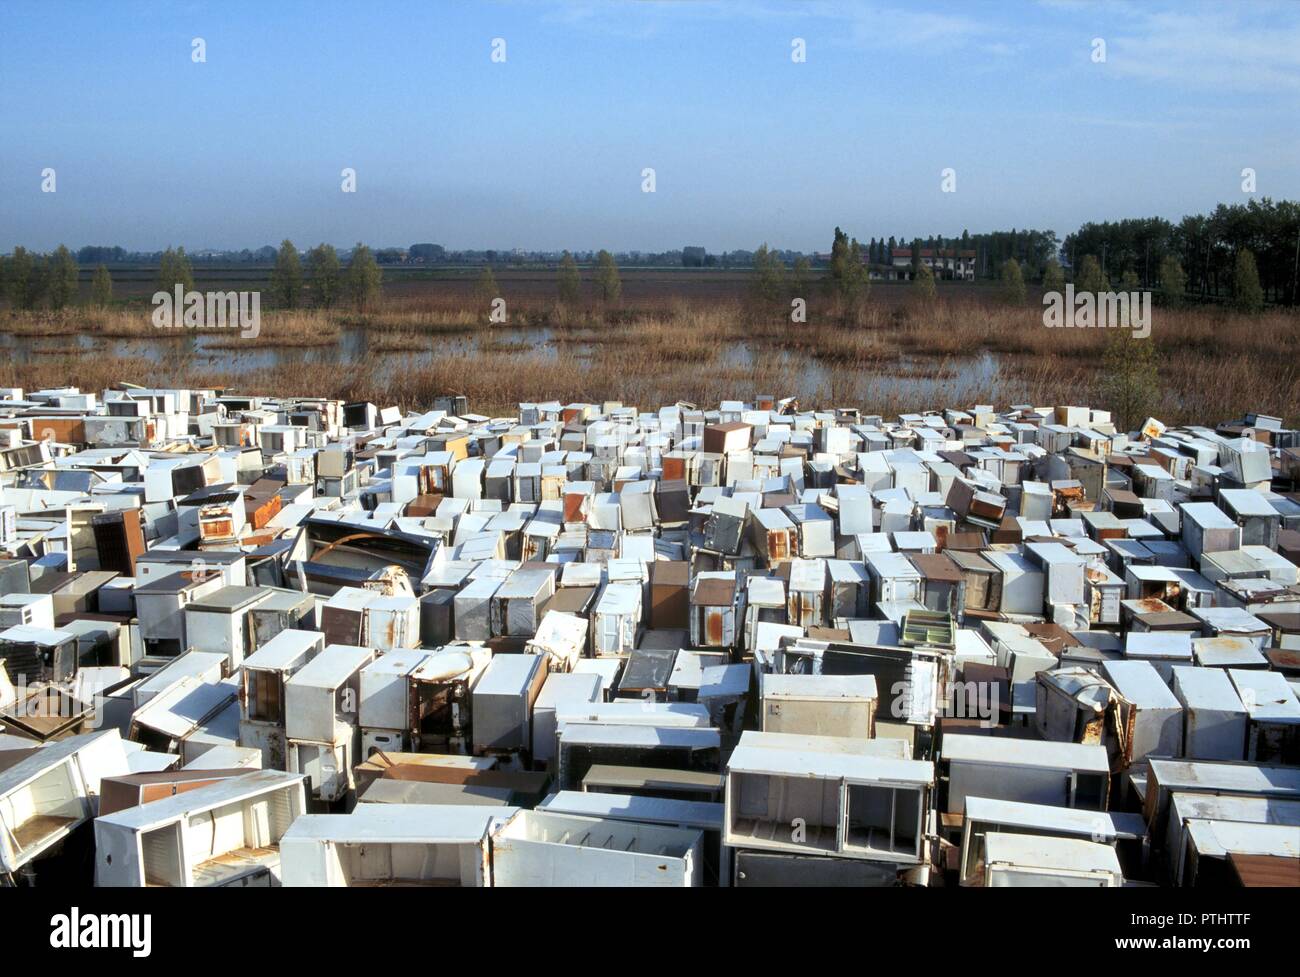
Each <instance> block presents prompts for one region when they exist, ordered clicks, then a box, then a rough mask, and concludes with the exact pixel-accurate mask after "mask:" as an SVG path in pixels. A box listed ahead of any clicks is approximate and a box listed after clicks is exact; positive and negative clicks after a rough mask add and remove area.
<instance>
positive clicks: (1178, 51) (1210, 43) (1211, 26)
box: [1103, 3, 1300, 96]
mask: <svg viewBox="0 0 1300 977" xmlns="http://www.w3.org/2000/svg"><path fill="white" fill-rule="evenodd" d="M1131 13H1132V17H1131V18H1129V19H1128V21H1127V22H1126V23H1121V24H1118V25H1116V28H1115V29H1114V34H1113V37H1111V38H1110V39H1109V40H1108V48H1109V50H1108V57H1107V64H1108V65H1109V66H1110V67H1111V68H1112V70H1114V71H1115V72H1116V73H1117V74H1120V75H1124V76H1126V77H1131V78H1135V79H1146V80H1148V81H1153V82H1172V83H1177V84H1178V85H1182V86H1188V87H1191V88H1195V89H1197V90H1204V89H1217V90H1220V91H1224V92H1231V93H1234V94H1235V93H1242V92H1246V93H1250V92H1256V93H1260V94H1266V95H1273V96H1275V95H1278V94H1281V93H1292V94H1294V93H1297V92H1300V4H1290V3H1288V4H1251V5H1240V6H1239V5H1218V4H1214V5H1209V4H1178V5H1175V6H1173V7H1169V8H1164V9H1160V10H1149V9H1147V8H1136V9H1134V10H1131ZM1103 36H1104V35H1103Z"/></svg>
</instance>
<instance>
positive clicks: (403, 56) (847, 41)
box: [0, 0, 1300, 253]
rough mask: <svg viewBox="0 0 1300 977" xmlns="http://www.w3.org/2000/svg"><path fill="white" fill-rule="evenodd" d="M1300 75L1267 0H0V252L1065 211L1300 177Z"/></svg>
mask: <svg viewBox="0 0 1300 977" xmlns="http://www.w3.org/2000/svg"><path fill="white" fill-rule="evenodd" d="M194 38H202V39H203V42H204V45H205V55H206V61H205V62H202V63H195V62H194V61H193V60H192V50H193V48H192V40H193V39H194ZM498 38H499V39H502V40H503V41H504V42H505V61H504V63H501V62H497V61H494V60H493V59H492V55H493V50H494V48H493V44H494V39H498ZM796 38H799V39H803V41H804V42H805V44H806V61H805V62H803V63H797V62H795V61H793V60H792V58H791V53H792V50H793V48H792V42H793V41H794V39H796ZM1096 38H1100V39H1102V40H1103V41H1104V42H1105V54H1106V60H1105V61H1104V62H1101V63H1098V62H1094V60H1093V57H1094V51H1095V50H1096V46H1095V44H1094V39H1096ZM1297 103H1300V5H1297V4H1286V3H1274V2H1260V3H1252V4H1247V5H1243V6H1234V7H1228V8H1220V7H1219V6H1216V5H1212V4H1192V3H1169V2H1160V3H1149V4H1143V5H1141V6H1130V5H1126V4H1119V3H1101V4H1096V5H1083V4H1078V3H1074V2H1068V0H1051V2H1046V0H1045V2H1036V3H1029V2H1026V3H1021V4H1013V5H1006V6H997V7H993V6H984V5H972V4H936V5H932V6H928V7H927V8H926V9H924V10H920V11H912V10H909V9H907V8H906V7H905V6H904V5H903V4H902V3H901V2H900V3H897V4H885V3H834V2H823V0H811V2H807V3H799V4H794V3H791V4H778V3H772V2H760V0H754V2H748V0H741V2H737V3H717V2H698V3H687V2H642V3H631V2H610V3H597V2H552V3H535V4H524V3H517V2H495V3H476V4H473V5H461V4H451V3H434V4H418V5H417V4H409V5H407V4H396V3H395V4H387V5H384V6H383V7H382V8H375V9H357V8H355V7H353V6H350V5H347V6H345V5H332V4H320V5H315V4H311V5H308V4H297V3H283V4H277V5H275V6H274V7H269V8H268V7H266V6H259V5H254V4H249V3H231V4H209V3H188V4H180V5H176V6H173V7H167V8H163V9H159V8H156V7H154V6H153V5H150V4H145V3H124V4H120V5H114V6H111V7H98V6H92V5H81V4H66V3H65V4H51V3H27V2H18V3H9V4H6V5H5V6H4V7H3V8H0V112H2V113H3V117H4V118H5V120H6V138H5V139H4V140H2V141H0V201H2V204H0V252H4V251H9V250H10V249H12V247H13V246H14V245H17V244H21V245H24V246H26V247H28V248H34V249H37V250H49V249H51V248H53V247H55V246H56V245H58V244H60V243H65V244H67V245H68V246H70V247H73V248H78V247H81V246H83V245H120V246H122V247H124V248H127V249H128V250H140V251H153V250H158V249H160V248H162V247H165V246H167V245H169V244H172V245H183V246H184V247H186V248H187V249H188V250H191V251H198V250H204V249H216V250H239V249H242V248H249V249H255V248H258V247H261V246H263V245H267V244H271V245H275V244H278V242H279V241H280V240H281V239H283V238H286V237H287V238H289V239H291V240H293V241H294V242H295V243H296V244H297V245H299V247H302V248H306V247H309V246H311V245H313V244H315V243H317V242H319V241H327V242H330V243H333V244H335V245H337V246H339V247H351V246H352V245H353V244H354V243H355V242H357V241H363V242H365V243H367V244H370V245H371V246H373V247H389V246H392V247H405V246H408V245H410V244H412V243H417V242H432V243H437V244H441V245H444V246H445V247H447V248H448V249H451V250H461V249H464V250H482V249H487V248H495V249H498V250H509V249H512V248H520V249H523V250H529V251H533V250H535V251H558V250H561V249H565V248H567V249H569V250H581V251H586V250H594V249H598V248H608V249H609V250H611V251H643V252H658V251H665V250H671V249H676V248H680V247H682V246H683V245H699V246H703V247H706V248H707V249H708V250H709V251H710V252H713V253H718V252H722V251H730V250H736V249H745V250H750V249H753V248H755V247H757V246H758V245H759V244H760V243H762V242H765V241H766V242H768V243H769V244H771V245H772V246H774V247H779V248H783V249H791V250H801V251H805V252H813V251H825V250H828V249H829V246H830V236H831V230H832V228H834V227H835V226H836V225H838V226H841V227H843V228H844V229H845V230H846V231H848V232H849V233H850V234H853V235H855V236H857V237H858V238H859V239H861V240H863V241H864V242H865V241H866V240H867V239H869V238H870V237H873V236H874V237H884V238H888V237H889V236H890V235H896V236H901V237H904V238H906V239H907V240H910V239H911V238H913V237H917V236H919V237H922V238H925V237H929V236H933V235H937V234H943V235H945V236H949V237H957V236H960V234H961V232H962V231H963V229H965V230H969V231H970V232H971V233H979V232H984V231H990V230H995V229H1002V230H1005V229H1009V228H1012V227H1017V228H1037V229H1051V230H1054V231H1055V232H1056V233H1057V234H1058V235H1059V236H1060V237H1064V236H1065V235H1066V234H1068V233H1069V232H1071V231H1073V230H1075V229H1076V228H1077V227H1078V226H1079V225H1080V224H1081V223H1083V222H1084V221H1088V220H1104V219H1117V218H1122V217H1139V216H1162V217H1167V218H1169V219H1171V220H1177V219H1178V218H1180V217H1181V216H1183V215H1184V214H1187V213H1196V212H1204V211H1209V210H1211V209H1213V207H1214V206H1215V205H1216V204H1218V203H1220V202H1228V203H1231V202H1245V201H1246V200H1249V199H1251V198H1252V197H1251V195H1249V194H1246V193H1243V192H1242V188H1241V181H1242V177H1241V171H1242V170H1243V169H1244V168H1247V167H1249V168H1251V169H1253V170H1254V171H1255V172H1256V179H1257V192H1256V193H1255V194H1254V197H1255V198H1256V199H1258V198H1259V197H1264V196H1269V197H1273V198H1275V199H1277V198H1287V197H1296V196H1300V148H1297V145H1296V143H1295V139H1294V125H1293V124H1291V125H1288V124H1286V123H1285V119H1287V118H1292V119H1294V118H1295V117H1296V116H1297V111H1296V110H1297V109H1300V104H1297ZM345 167H351V168H353V169H354V170H355V172H356V192H355V193H343V192H342V191H341V189H340V185H341V182H342V170H343V169H344V168H345ZM647 167H650V168H653V169H654V171H655V183H656V188H655V192H654V193H645V192H643V190H642V187H643V170H644V169H645V168H647ZM46 168H53V170H54V171H55V174H56V180H57V190H56V192H54V193H43V192H42V172H43V171H44V170H45V169H46ZM946 168H952V169H953V170H955V174H956V192H954V193H945V192H943V191H942V188H941V179H942V177H941V173H942V171H943V170H945V169H946Z"/></svg>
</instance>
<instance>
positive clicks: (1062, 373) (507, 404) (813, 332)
mask: <svg viewBox="0 0 1300 977" xmlns="http://www.w3.org/2000/svg"><path fill="white" fill-rule="evenodd" d="M471 305H472V303H467V301H466V300H465V299H464V298H463V297H454V296H453V297H444V298H442V299H440V300H439V301H436V302H430V301H428V300H425V301H423V302H416V301H414V300H413V299H411V298H410V297H399V298H385V300H384V301H383V302H382V303H380V305H379V306H378V307H377V308H376V309H375V310H373V311H371V312H369V313H366V314H364V315H362V314H357V313H355V312H352V311H350V310H346V309H336V310H330V311H325V310H303V311H293V312H278V311H271V312H267V313H264V315H263V323H262V331H261V335H260V336H259V337H258V338H257V339H256V340H244V339H241V338H239V337H238V336H237V334H235V333H234V332H231V333H229V334H228V335H223V336H222V337H221V338H220V339H219V340H209V341H208V343H207V346H208V348H210V349H212V348H216V349H222V350H229V351H230V353H231V356H232V359H231V361H230V362H229V364H225V363H222V362H220V361H218V362H215V363H214V362H212V361H210V360H206V359H201V358H199V357H197V356H194V355H193V352H194V351H193V349H192V348H191V346H192V344H186V345H184V346H176V347H175V348H174V350H173V352H171V353H167V352H164V354H163V355H162V359H161V362H154V361H152V360H149V359H146V358H143V357H133V356H131V355H129V354H127V355H113V353H112V352H111V350H110V349H104V348H103V347H105V346H108V345H109V344H110V342H109V341H111V340H112V339H115V338H123V339H134V340H150V341H152V340H163V347H164V348H171V346H170V344H169V342H168V341H169V340H171V339H172V338H173V337H176V336H188V335H193V333H192V332H191V331H186V330H160V329H155V328H154V327H153V326H152V325H151V323H150V321H149V316H148V311H147V309H141V310H136V311H133V310H120V309H115V310H90V309H84V308H80V309H71V310H65V311H63V312H59V313H48V312H47V313H17V312H9V313H3V314H0V333H10V334H13V335H15V336H21V337H35V336H40V337H50V338H55V337H57V338H60V339H66V338H67V337H80V336H90V337H92V338H93V339H96V340H99V339H102V340H105V343H104V344H100V347H101V348H98V349H97V350H96V351H95V352H94V353H93V354H86V353H77V352H74V351H73V350H74V348H73V344H71V343H68V342H66V341H64V342H59V343H57V344H56V345H55V346H54V347H53V348H50V349H48V351H46V352H42V351H41V350H42V348H41V347H39V346H36V345H32V346H31V350H30V353H29V356H28V360H27V362H19V361H18V360H17V359H16V358H10V359H9V360H8V361H7V362H6V364H5V367H4V370H3V371H0V376H3V381H2V382H3V383H4V384H12V385H17V386H23V387H25V388H29V389H30V388H35V387H39V386H50V385H56V384H64V383H74V384H77V385H79V386H82V387H83V388H85V389H90V390H94V389H102V388H103V387H106V386H109V385H111V384H112V383H114V382H117V381H120V380H132V381H135V382H148V383H160V384H161V383H166V384H169V385H185V386H203V387H207V386H222V385H225V386H229V385H238V386H239V387H240V388H241V389H245V390H254V389H256V390H263V391H269V392H283V393H286V394H316V395H329V396H335V397H346V398H354V399H355V398H365V399H369V400H374V401H376V402H383V403H399V404H402V405H404V406H417V405H421V404H427V403H428V402H429V401H431V400H432V399H433V398H434V397H436V396H439V395H442V394H446V393H463V394H465V395H467V396H468V397H469V399H470V403H471V404H472V405H473V406H474V408H475V409H476V410H480V411H484V412H492V413H499V412H503V411H505V410H508V409H510V408H512V407H513V406H514V405H515V404H517V403H518V402H519V401H521V400H536V399H541V398H547V399H549V398H555V399H559V400H565V401H569V400H622V401H624V402H626V403H633V404H637V405H639V406H642V407H651V406H657V405H658V404H661V403H668V402H672V401H675V400H687V401H691V402H695V403H701V404H712V403H716V402H717V401H718V400H722V399H733V398H734V399H742V400H747V399H751V398H752V397H753V396H754V395H756V394H759V393H771V394H776V395H780V396H797V397H799V398H800V399H801V400H803V401H804V402H806V403H810V404H830V403H832V402H833V403H836V404H849V403H852V404H857V405H859V406H862V407H864V408H866V409H868V410H871V411H874V412H881V413H897V412H900V411H908V410H918V409H925V408H933V407H941V406H948V405H958V406H962V405H969V404H971V403H975V402H983V403H993V404H999V405H1006V404H1010V403H1034V404H1039V405H1050V404H1054V403H1063V402H1067V401H1070V402H1083V403H1091V404H1093V405H1095V406H1099V407H1105V404H1104V403H1103V402H1102V400H1101V394H1100V390H1101V388H1102V385H1101V380H1102V376H1101V369H1102V366H1101V364H1102V353H1103V350H1104V347H1105V345H1106V342H1107V341H1108V340H1109V338H1110V337H1111V335H1113V330H1104V329H1048V328H1045V327H1044V326H1043V324H1042V317H1041V310H1040V309H1038V308H1034V307H1023V308H1007V307H1005V306H997V305H992V304H986V303H979V302H971V301H945V300H940V301H936V302H931V303H928V304H915V303H910V302H903V303H895V304H894V305H892V306H886V305H884V304H873V303H872V302H870V301H869V302H868V303H867V305H866V306H865V308H864V309H863V310H862V312H861V315H860V316H859V317H858V320H857V322H856V323H855V324H853V325H846V324H843V323H842V322H841V321H840V320H839V319H837V318H836V317H834V316H832V315H830V314H828V307H827V305H826V303H825V301H824V300H821V299H817V298H814V299H812V300H810V302H809V321H808V322H806V323H791V322H789V321H788V319H787V318H786V317H785V316H783V315H776V314H770V315H769V314H762V313H761V312H756V311H755V310H754V309H753V308H750V307H748V306H747V305H745V304H744V303H742V302H740V301H738V300H735V299H715V300H712V301H698V300H694V301H692V300H687V299H685V298H683V297H676V298H672V297H669V298H666V299H664V300H663V301H662V302H660V303H658V304H656V305H655V307H654V308H651V309H649V310H630V309H628V308H626V307H619V308H606V307H601V306H600V305H598V304H594V303H593V304H584V305H578V306H569V307H564V306H560V305H557V304H556V303H555V302H554V301H553V299H551V298H549V297H543V298H537V299H535V300H532V301H518V302H514V303H513V304H509V305H508V311H509V322H508V324H507V325H506V326H504V327H501V326H490V325H488V324H487V322H486V315H485V314H480V313H478V312H476V311H474V310H473V309H472V307H471ZM1153 315H1154V319H1153V326H1152V336H1151V340H1150V341H1151V342H1153V343H1155V344H1156V345H1157V347H1158V349H1159V356H1160V376H1161V384H1160V389H1159V390H1158V391H1157V398H1156V399H1157V404H1158V416H1160V417H1161V418H1162V419H1163V420H1165V421H1167V422H1171V423H1183V422H1200V423H1206V424H1212V423H1215V422H1218V421H1223V420H1227V419H1231V418H1235V417H1239V416H1240V415H1241V414H1242V413H1244V412H1245V411H1248V410H1258V411H1264V412H1266V413H1271V414H1278V415H1281V416H1283V417H1285V418H1287V419H1288V421H1289V422H1292V423H1296V422H1300V417H1298V416H1297V415H1298V414H1300V316H1297V315H1289V314H1285V313H1282V312H1270V313H1267V314H1264V315H1259V316H1242V315H1237V314H1235V313H1232V312H1230V311H1226V310H1223V309H1185V310H1173V309H1161V308H1157V309H1155V310H1154V313H1153ZM348 330H352V331H354V334H358V333H356V332H355V331H359V335H361V336H362V337H363V339H362V341H361V342H360V344H359V346H357V347H349V348H350V349H355V348H360V349H361V350H362V352H361V353H360V354H359V355H360V358H359V359H354V360H348V359H347V358H345V356H344V355H343V353H342V352H341V349H342V347H340V353H339V354H338V356H337V358H335V359H330V358H329V356H328V355H327V354H326V355H324V356H321V355H319V354H313V357H312V360H311V361H308V360H306V359H304V358H303V356H302V355H300V354H295V353H294V352H293V351H294V350H295V349H302V350H304V351H305V350H307V349H309V348H310V347H322V348H327V347H330V346H334V345H335V344H337V343H339V341H340V339H341V338H342V336H343V335H344V333H345V331H348ZM28 342H29V345H30V344H31V340H30V338H29V339H28ZM250 347H260V348H283V349H284V350H285V353H284V354H283V357H282V362H279V363H277V364H276V365H274V366H270V367H266V368H262V369H257V370H248V369H243V368H240V367H239V365H238V360H237V359H236V357H237V356H238V353H239V351H240V350H243V349H247V348H250ZM990 357H991V358H992V365H991V366H990V359H989V358H990Z"/></svg>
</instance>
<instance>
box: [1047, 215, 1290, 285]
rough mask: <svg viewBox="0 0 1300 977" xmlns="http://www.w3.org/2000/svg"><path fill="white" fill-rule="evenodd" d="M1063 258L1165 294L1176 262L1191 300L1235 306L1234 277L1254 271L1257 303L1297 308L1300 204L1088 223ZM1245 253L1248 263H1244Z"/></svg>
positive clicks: (1068, 241) (1068, 242)
mask: <svg viewBox="0 0 1300 977" xmlns="http://www.w3.org/2000/svg"><path fill="white" fill-rule="evenodd" d="M1061 250H1062V253H1063V255H1064V256H1065V257H1066V259H1067V260H1068V261H1070V263H1071V264H1073V265H1075V267H1076V268H1077V267H1078V266H1079V265H1080V264H1081V263H1082V261H1083V259H1084V257H1085V256H1091V257H1093V258H1095V259H1096V260H1097V262H1098V264H1099V268H1100V272H1101V275H1102V276H1103V277H1104V279H1105V280H1106V281H1109V282H1115V281H1120V280H1123V279H1124V277H1125V276H1128V277H1129V278H1130V280H1135V281H1136V282H1137V283H1138V284H1139V285H1140V286H1142V287H1144V288H1156V287H1158V286H1162V285H1163V283H1164V281H1165V275H1164V273H1163V272H1164V270H1171V269H1172V268H1173V267H1174V266H1173V264H1172V263H1171V262H1170V259H1172V261H1173V262H1176V263H1177V265H1178V267H1179V268H1180V269H1181V272H1182V275H1183V277H1184V279H1185V281H1184V288H1185V290H1186V292H1187V294H1188V295H1189V296H1199V297H1202V298H1217V297H1232V298H1233V299H1234V301H1235V300H1237V299H1238V298H1239V295H1238V293H1239V292H1240V291H1241V287H1239V286H1245V287H1247V289H1249V285H1250V283H1249V281H1248V280H1246V281H1242V282H1240V283H1239V281H1238V279H1239V273H1240V275H1244V276H1245V277H1246V279H1249V276H1250V266H1251V265H1252V264H1253V265H1254V267H1255V274H1256V276H1257V277H1258V285H1259V288H1260V290H1261V294H1262V298H1261V301H1266V302H1267V301H1271V302H1277V303H1281V304H1285V305H1295V304H1296V303H1297V300H1298V297H1297V277H1298V274H1300V201H1294V200H1279V201H1273V200H1271V199H1269V198H1268V197H1264V198H1261V199H1259V200H1251V201H1249V202H1248V203H1245V204H1219V206H1218V207H1216V208H1215V209H1214V211H1213V212H1212V213H1210V214H1189V215H1187V216H1186V217H1184V218H1183V219H1182V220H1181V221H1179V222H1178V223H1177V224H1173V223H1171V222H1170V221H1167V220H1165V219H1164V218H1161V217H1145V218H1135V219H1129V220H1121V221H1113V222H1112V221H1104V222H1102V223H1100V224H1096V223H1089V224H1085V225H1083V227H1081V228H1080V229H1079V230H1078V231H1076V232H1075V233H1073V234H1071V235H1070V236H1069V237H1067V238H1066V239H1065V243H1064V244H1063V245H1062V249H1061ZM1243 253H1246V254H1248V255H1249V256H1250V257H1248V258H1246V259H1242V258H1241V255H1242V254H1243Z"/></svg>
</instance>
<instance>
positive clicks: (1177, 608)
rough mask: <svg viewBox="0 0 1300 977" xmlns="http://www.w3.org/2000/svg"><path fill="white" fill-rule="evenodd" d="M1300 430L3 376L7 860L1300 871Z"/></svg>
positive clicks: (793, 879) (611, 880)
mask: <svg viewBox="0 0 1300 977" xmlns="http://www.w3.org/2000/svg"><path fill="white" fill-rule="evenodd" d="M1298 486H1300V432H1297V431H1295V430H1290V429H1286V428H1284V427H1283V425H1282V423H1281V421H1280V420H1279V419H1277V418H1270V417H1265V416H1255V415H1250V416H1247V417H1246V418H1244V419H1242V420H1241V421H1238V422H1233V423H1225V424H1220V425H1218V426H1217V427H1197V426H1189V427H1184V428H1177V429H1172V428H1171V429H1166V428H1165V427H1164V426H1163V425H1162V424H1160V423H1159V422H1158V421H1156V420H1154V419H1151V420H1148V421H1147V422H1146V423H1145V424H1144V425H1143V427H1142V430H1141V431H1139V432H1133V433H1128V434H1126V433H1124V432H1122V431H1117V430H1116V429H1115V425H1114V424H1113V423H1112V422H1111V419H1110V417H1109V415H1108V414H1106V413H1105V412H1103V411H1097V410H1091V409H1088V408H1085V407H1073V406H1058V407H1034V406H1030V405H1018V406H1012V407H1010V408H1005V409H996V408H994V407H990V406H973V407H965V408H961V409H947V410H941V411H935V412H929V413H924V414H905V415H902V416H899V417H890V418H885V417H881V416H878V415H872V414H869V413H866V412H863V411H860V410H858V409H855V408H834V409H826V410H813V409H808V408H806V407H804V406H803V405H800V404H799V403H797V402H795V401H793V400H776V399H774V398H773V397H768V396H758V397H755V398H754V399H753V400H752V401H749V402H739V401H735V402H723V403H722V404H721V405H719V406H718V407H717V408H709V409H701V408H697V407H696V406H694V405H690V404H681V403H679V404H676V405H673V406H668V407H663V408H658V409H653V408H648V407H646V406H644V405H639V406H632V405H625V404H620V403H604V404H585V403H570V404H561V403H532V404H520V405H519V409H518V413H517V415H515V416H512V417H486V416H482V415H478V414H475V413H473V412H471V411H470V409H469V405H467V404H466V403H465V400H464V398H459V397H449V398H446V399H445V400H443V401H442V402H439V403H437V404H435V405H433V409H431V410H428V411H424V412H420V413H403V412H402V411H400V410H398V409H396V408H381V407H377V406H376V405H372V404H368V403H351V404H345V403H342V402H339V401H331V400H325V399H303V398H275V397H262V396H247V395H231V394H229V393H224V394H223V393H221V392H218V391H213V390H173V389H167V390H162V389H143V388H139V387H126V386H125V385H124V389H120V390H108V391H104V392H103V393H102V395H100V394H94V393H83V392H81V391H79V390H77V389H71V388H70V389H58V390H42V391H36V392H30V393H26V394H25V393H24V392H23V391H22V390H17V389H3V390H0V555H2V556H3V559H0V666H2V667H0V881H3V882H4V883H7V884H14V885H31V884H35V885H43V886H49V885H55V884H69V885H75V884H90V883H91V882H94V883H95V884H99V885H119V886H121V885H126V886H143V885H167V886H198V885H203V886H206V885H248V884H275V885H382V884H426V885H445V884H461V885H475V886H477V885H484V886H487V885H495V886H520V885H544V884H550V885H560V884H574V885H599V884H609V885H714V884H718V885H738V886H739V885H768V884H806V885H827V884H856V885H931V886H937V885H984V886H1009V885H1040V884H1050V885H1094V886H1096V885H1100V886H1118V885H1123V884H1126V883H1127V882H1134V881H1137V882H1155V883H1159V884H1166V885H1211V884H1216V885H1222V884H1237V885H1260V884H1293V885H1294V884H1300V700H1298V699H1297V692H1296V690H1297V686H1298V685H1300V586H1298V577H1297V574H1298V573H1300V571H1298V570H1297V564H1298V563H1300V502H1298V501H1297V495H1296V494H1295V493H1296V490H1297V487H1298Z"/></svg>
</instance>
